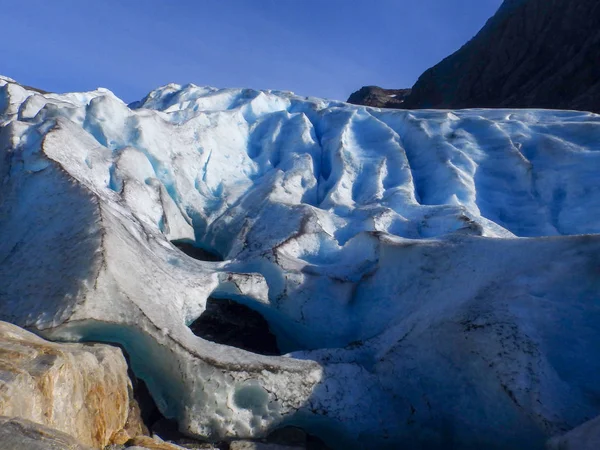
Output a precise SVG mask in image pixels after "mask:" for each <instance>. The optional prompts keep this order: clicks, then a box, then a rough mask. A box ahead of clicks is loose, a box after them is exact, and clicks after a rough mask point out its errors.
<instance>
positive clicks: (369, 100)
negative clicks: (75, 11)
mask: <svg viewBox="0 0 600 450" xmlns="http://www.w3.org/2000/svg"><path fill="white" fill-rule="evenodd" d="M409 94H410V89H383V88H380V87H379V86H363V87H362V88H360V89H359V90H358V91H356V92H354V93H353V94H352V95H350V97H349V98H348V103H353V104H355V105H365V106H375V107H377V108H402V104H403V103H404V100H405V99H406V97H407V96H408V95H409Z"/></svg>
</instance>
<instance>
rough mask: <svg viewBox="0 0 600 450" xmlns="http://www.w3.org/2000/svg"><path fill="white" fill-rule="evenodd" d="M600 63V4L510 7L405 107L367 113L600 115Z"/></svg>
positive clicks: (427, 79)
mask: <svg viewBox="0 0 600 450" xmlns="http://www.w3.org/2000/svg"><path fill="white" fill-rule="evenodd" d="M599 59H600V3H598V2H597V1H596V0H577V1H571V0H505V2H504V3H503V4H502V6H501V7H500V9H499V10H498V12H497V13H496V14H495V15H494V16H493V17H492V18H491V19H490V20H489V21H488V22H487V23H486V25H485V26H484V27H483V28H482V30H481V31H480V32H479V33H478V34H477V35H476V36H475V37H474V38H473V39H472V40H470V41H469V42H468V43H467V44H465V45H464V46H463V47H462V48H460V49H459V50H458V51H457V52H455V53H453V54H452V55H450V56H448V57H447V58H446V59H444V60H443V61H441V62H440V63H439V64H437V65H435V66H434V67H432V68H430V69H429V70H427V71H426V72H425V73H423V75H421V77H420V78H419V79H418V81H417V82H416V84H415V85H414V86H413V88H412V91H411V93H410V95H409V96H408V97H407V98H406V99H405V101H404V103H403V104H402V105H387V104H385V103H380V104H377V105H375V104H369V106H379V107H390V106H391V107H400V108H407V109H418V108H450V109H457V108H484V107H485V108H488V107H493V108H550V109H574V110H582V111H593V112H600V66H598V64H596V61H598V60H599ZM365 104H366V103H365Z"/></svg>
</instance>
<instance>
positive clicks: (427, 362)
mask: <svg viewBox="0 0 600 450" xmlns="http://www.w3.org/2000/svg"><path fill="white" fill-rule="evenodd" d="M0 155H1V158H0V180H1V182H2V184H1V187H0V236H2V239H1V240H0V319H1V320H5V321H10V322H12V323H14V324H17V325H19V326H22V327H25V328H27V329H29V330H31V331H34V332H36V333H38V334H40V335H42V336H44V337H46V338H49V339H54V340H59V341H101V342H109V343H116V344H120V345H121V346H122V347H123V348H124V349H125V350H126V351H127V353H128V355H129V357H130V363H131V367H132V370H133V372H134V373H135V375H136V376H137V377H139V378H141V379H143V380H144V381H145V382H146V384H147V385H148V388H149V390H150V392H151V393H152V396H153V398H154V400H155V401H156V403H157V405H158V407H159V409H160V410H161V412H162V414H164V415H165V416H166V417H168V418H173V419H175V420H177V422H178V425H179V428H180V430H181V431H182V432H184V433H186V434H188V435H190V436H195V437H199V438H203V439H208V440H219V439H232V438H256V437H261V436H264V435H266V434H267V433H268V432H269V431H270V430H272V429H274V428H277V427H280V426H284V425H296V426H300V427H302V428H304V429H306V430H307V431H309V432H311V433H313V434H315V435H317V436H319V437H321V438H322V439H323V440H325V441H326V442H327V443H328V444H329V445H330V446H331V447H332V448H350V449H353V448H356V449H359V448H381V449H385V448H389V449H395V448H407V449H412V448H414V449H421V448H423V449H442V448H443V449H446V448H461V449H480V448H488V449H511V448H514V449H517V448H525V446H528V447H529V448H532V449H542V448H544V443H545V441H546V440H547V439H548V438H549V437H551V436H553V435H556V434H561V433H563V432H564V431H567V430H570V429H572V428H574V427H575V426H577V425H579V424H581V423H583V422H585V421H587V420H589V419H592V418H593V417H595V416H597V415H599V414H600V383H598V374H599V373H600V359H599V358H597V357H596V355H598V352H599V351H600V327H599V326H598V324H600V237H599V233H600V178H599V175H598V174H599V169H600V116H598V115H595V114H592V113H583V112H574V111H551V110H483V109H473V110H461V111H442V110H439V111H438V110H422V111H394V110H380V109H376V108H368V107H359V106H353V105H348V104H346V103H342V102H336V101H328V100H323V99H317V98H312V97H299V96H296V95H294V94H293V93H291V92H284V91H257V90H250V89H216V88H210V87H198V86H195V85H191V84H190V85H185V86H181V85H176V84H169V85H167V86H163V87H161V88H159V89H156V90H155V91H152V92H151V93H150V94H148V96H147V97H146V98H144V99H142V100H141V101H138V102H135V103H132V104H129V105H127V104H125V103H124V102H123V101H121V100H120V99H119V98H117V97H116V96H115V95H114V94H112V93H111V92H110V91H108V90H106V89H97V90H95V91H91V92H84V93H66V94H53V93H41V92H37V91H35V90H32V89H29V88H25V87H23V86H21V85H19V84H17V83H16V82H15V81H14V80H11V79H9V78H6V77H1V78H0ZM181 242H183V243H188V244H191V245H193V246H196V247H198V248H200V249H204V250H206V251H208V252H211V254H215V255H218V256H219V258H218V259H220V261H201V260H197V259H193V258H191V257H189V256H188V255H186V254H184V253H183V252H182V251H180V250H179V249H178V248H177V246H176V245H175V244H176V243H181ZM221 259H222V260H221ZM209 298H214V299H217V300H218V299H232V300H234V301H236V302H239V303H241V304H243V305H245V306H247V307H249V308H251V309H253V310H255V311H257V312H259V313H260V314H261V315H262V316H263V317H264V318H265V320H266V321H267V322H268V324H269V327H270V329H271V330H272V332H273V333H274V334H275V336H276V338H277V343H278V346H279V348H280V350H281V353H283V354H282V355H281V356H267V355H260V354H255V353H252V352H249V351H246V350H242V349H239V348H235V347H232V346H227V345H222V344H217V343H215V342H211V341H209V340H206V339H202V338H201V337H198V336H196V335H195V334H194V333H193V332H192V331H191V330H190V328H189V325H190V324H191V323H193V322H194V321H195V320H196V319H197V318H198V317H200V316H201V314H202V313H203V312H204V311H205V309H206V305H207V300H208V299H209Z"/></svg>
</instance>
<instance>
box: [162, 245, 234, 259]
mask: <svg viewBox="0 0 600 450" xmlns="http://www.w3.org/2000/svg"><path fill="white" fill-rule="evenodd" d="M171 244H173V245H174V246H175V247H177V248H178V249H179V250H181V251H182V252H183V253H185V254H186V255H188V256H190V257H192V258H194V259H197V260H199V261H211V262H215V261H223V257H222V256H221V255H219V254H218V253H217V252H215V251H212V250H207V249H205V248H202V247H199V246H197V245H196V244H195V243H194V242H193V241H187V240H180V241H171Z"/></svg>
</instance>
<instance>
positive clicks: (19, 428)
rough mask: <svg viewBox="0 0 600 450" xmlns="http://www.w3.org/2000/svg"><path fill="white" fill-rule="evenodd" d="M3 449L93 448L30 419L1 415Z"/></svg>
mask: <svg viewBox="0 0 600 450" xmlns="http://www.w3.org/2000/svg"><path fill="white" fill-rule="evenodd" d="M0 448H1V449H2V450H92V449H91V448H90V447H87V446H84V445H81V444H80V443H79V442H77V440H76V439H74V438H73V437H72V436H69V435H68V434H66V433H62V432H60V431H57V430H54V429H52V428H48V427H45V426H43V425H40V424H37V423H33V422H31V421H29V420H24V419H18V418H14V417H13V418H9V417H0Z"/></svg>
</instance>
